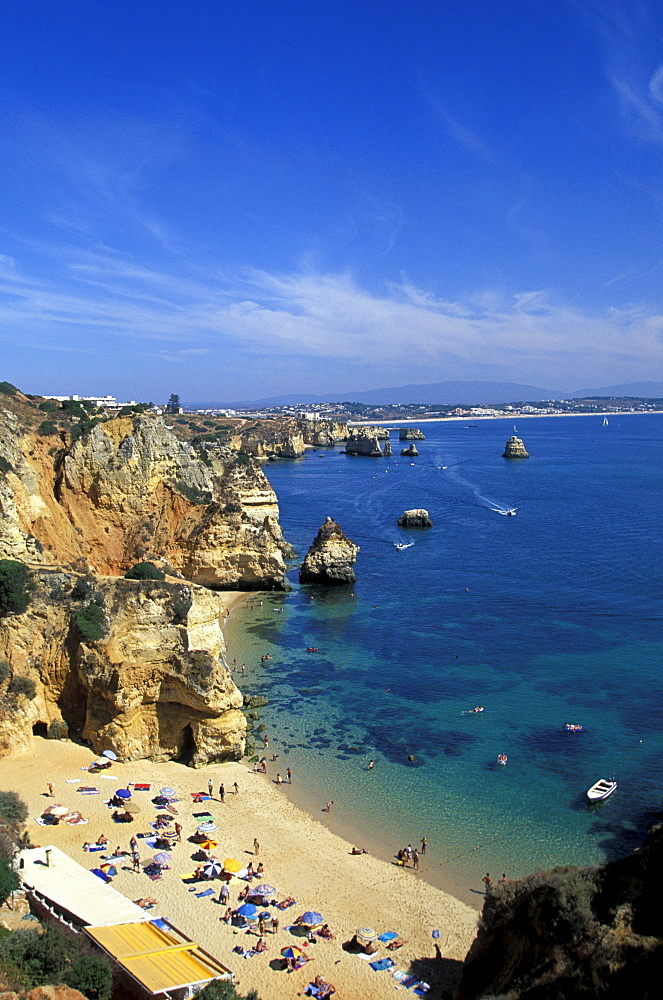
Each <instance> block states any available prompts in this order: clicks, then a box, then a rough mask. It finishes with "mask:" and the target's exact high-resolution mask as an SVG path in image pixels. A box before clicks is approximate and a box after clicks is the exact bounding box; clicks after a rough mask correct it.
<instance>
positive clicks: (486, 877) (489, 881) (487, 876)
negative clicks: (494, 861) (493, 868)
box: [481, 872, 493, 895]
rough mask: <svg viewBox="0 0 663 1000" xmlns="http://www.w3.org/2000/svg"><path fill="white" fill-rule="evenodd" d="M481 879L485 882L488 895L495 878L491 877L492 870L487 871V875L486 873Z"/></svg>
mask: <svg viewBox="0 0 663 1000" xmlns="http://www.w3.org/2000/svg"><path fill="white" fill-rule="evenodd" d="M481 881H482V882H483V884H484V885H485V887H486V895H488V893H489V892H490V887H491V886H492V884H493V880H492V878H491V877H490V872H486V874H485V875H484V877H483V878H482V879H481Z"/></svg>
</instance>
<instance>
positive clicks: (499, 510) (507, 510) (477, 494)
mask: <svg viewBox="0 0 663 1000" xmlns="http://www.w3.org/2000/svg"><path fill="white" fill-rule="evenodd" d="M462 464H465V463H462V462H457V463H456V464H455V465H448V466H446V467H445V471H447V472H448V473H449V478H450V479H453V480H454V481H455V482H456V483H458V485H459V486H464V487H465V488H466V489H468V490H469V491H470V492H471V494H472V496H473V497H474V499H475V500H476V506H477V507H487V508H488V510H492V511H493V512H494V513H495V514H504V515H508V516H513V514H514V513H515V511H516V508H515V507H505V506H504V505H503V504H501V503H500V502H499V501H498V500H493V499H492V498H491V497H487V496H486V495H485V494H484V493H482V492H481V489H480V487H479V486H478V485H477V484H476V483H473V482H471V481H470V480H469V479H466V478H465V476H463V475H461V473H460V472H457V471H456V469H457V468H458V466H459V465H462ZM440 468H443V467H442V466H441V467H440Z"/></svg>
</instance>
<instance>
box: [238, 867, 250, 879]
mask: <svg viewBox="0 0 663 1000" xmlns="http://www.w3.org/2000/svg"><path fill="white" fill-rule="evenodd" d="M234 874H235V875H236V876H237V878H243V879H245V878H248V875H249V869H248V868H240V870H239V871H238V872H235V873H234Z"/></svg>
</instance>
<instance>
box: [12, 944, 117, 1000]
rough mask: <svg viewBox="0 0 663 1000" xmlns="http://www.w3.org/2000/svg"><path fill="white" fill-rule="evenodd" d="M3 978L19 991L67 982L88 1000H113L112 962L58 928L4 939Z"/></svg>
mask: <svg viewBox="0 0 663 1000" xmlns="http://www.w3.org/2000/svg"><path fill="white" fill-rule="evenodd" d="M0 975H2V978H3V979H4V980H5V982H7V983H8V984H10V985H12V986H14V987H17V988H19V989H34V988H35V987H37V986H45V985H46V984H51V983H53V984H58V985H59V984H61V983H66V984H67V985H68V986H71V987H72V988H73V989H78V990H80V991H81V992H83V991H85V996H86V997H88V1000H110V996H111V991H112V970H111V965H110V963H109V962H108V960H107V959H106V958H103V957H102V956H100V955H98V954H96V953H93V952H92V946H91V945H87V944H86V942H84V941H81V940H77V941H72V940H70V939H69V938H67V937H65V935H64V934H63V933H62V931H61V930H60V929H59V928H57V927H44V928H43V929H42V928H39V929H37V928H36V927H30V928H26V929H25V930H20V931H14V932H13V933H12V934H9V935H7V936H6V937H4V938H2V939H0Z"/></svg>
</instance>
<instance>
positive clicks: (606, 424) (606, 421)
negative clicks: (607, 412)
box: [603, 417, 608, 427]
mask: <svg viewBox="0 0 663 1000" xmlns="http://www.w3.org/2000/svg"><path fill="white" fill-rule="evenodd" d="M603 426H604V427H607V426H608V418H607V417H604V418H603Z"/></svg>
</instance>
